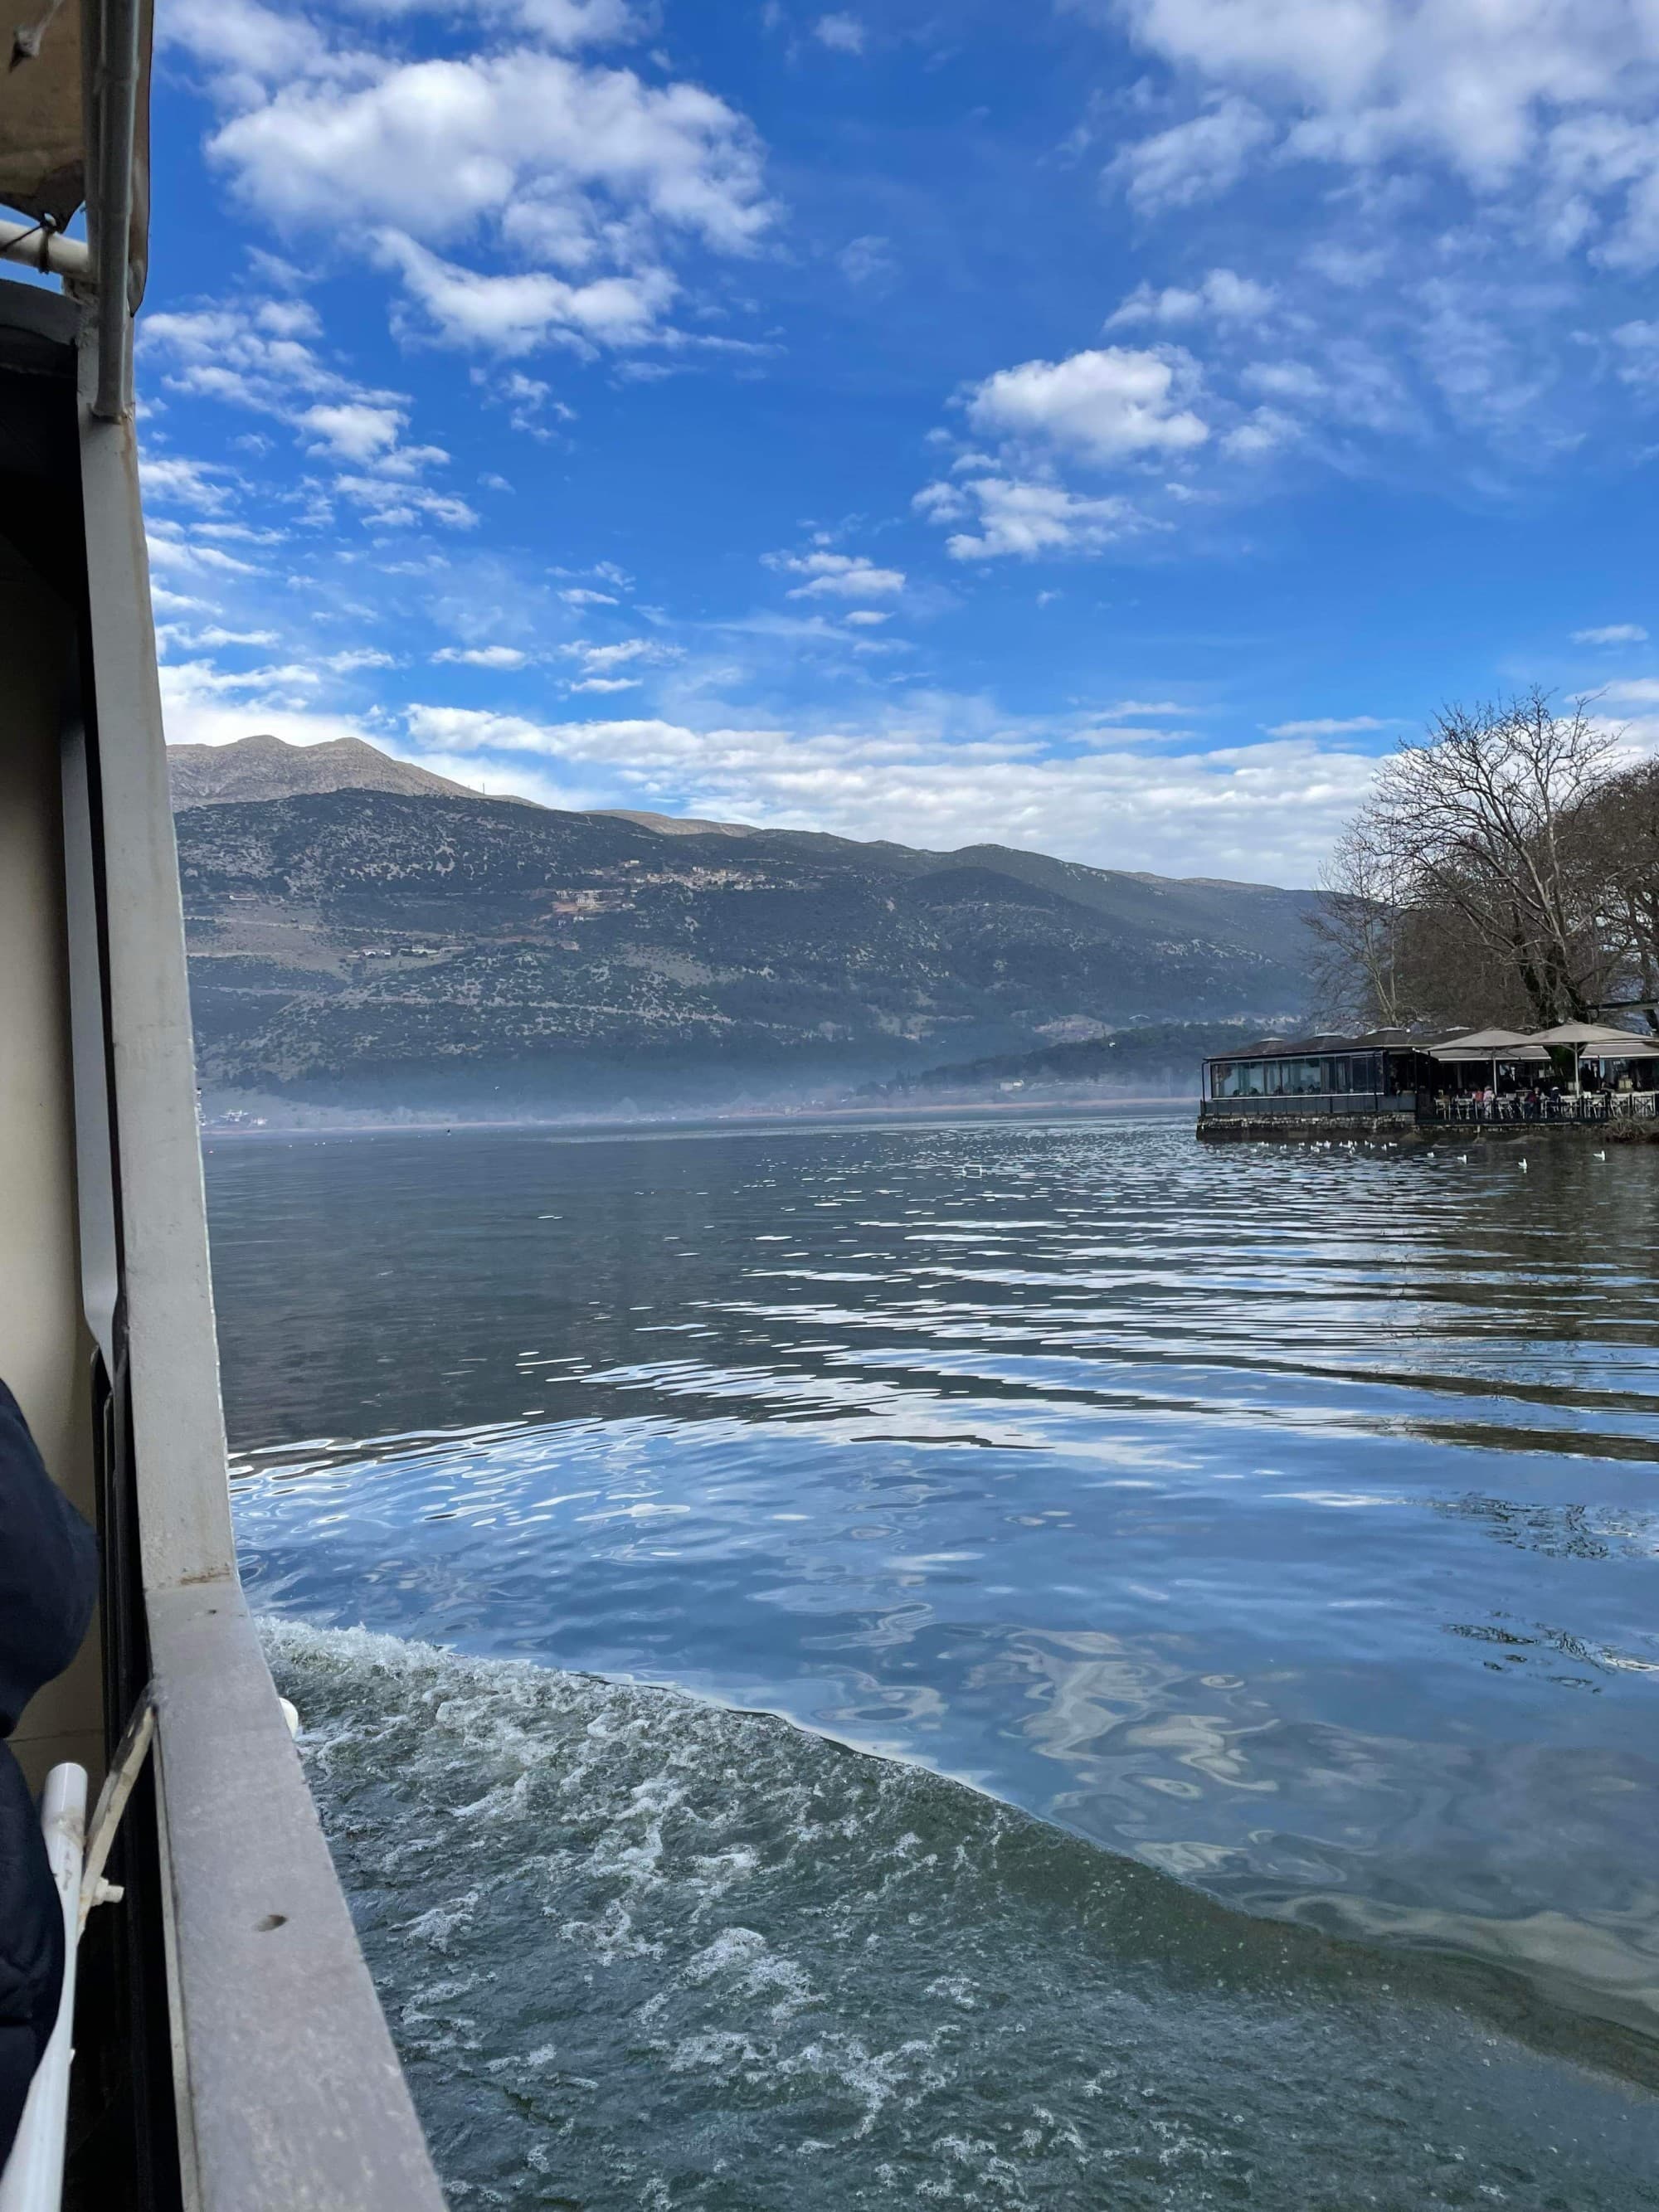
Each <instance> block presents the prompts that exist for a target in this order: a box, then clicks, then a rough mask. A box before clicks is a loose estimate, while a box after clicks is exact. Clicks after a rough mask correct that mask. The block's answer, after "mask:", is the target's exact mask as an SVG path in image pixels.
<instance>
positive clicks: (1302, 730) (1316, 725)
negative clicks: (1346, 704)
mask: <svg viewBox="0 0 1659 2212" xmlns="http://www.w3.org/2000/svg"><path fill="white" fill-rule="evenodd" d="M1393 726H1394V725H1393V724H1392V723H1389V722H1380V721H1378V720H1377V719H1376V716H1375V715H1374V714H1350V715H1349V716H1348V718H1347V719H1346V721H1337V720H1332V719H1330V718H1329V717H1328V716H1327V717H1324V718H1322V719H1321V720H1315V721H1310V722H1275V723H1274V724H1273V726H1272V727H1271V728H1270V729H1269V730H1268V732H1267V735H1268V736H1269V737H1270V738H1347V737H1352V736H1355V735H1357V734H1358V732H1361V731H1363V730H1387V729H1391V728H1392V727H1393Z"/></svg>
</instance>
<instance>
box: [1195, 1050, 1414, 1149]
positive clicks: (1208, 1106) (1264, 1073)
mask: <svg viewBox="0 0 1659 2212" xmlns="http://www.w3.org/2000/svg"><path fill="white" fill-rule="evenodd" d="M1453 1035H1455V1031H1453V1030H1432V1031H1431V1032H1429V1033H1427V1034H1426V1035H1425V1034H1421V1033H1416V1032H1413V1031H1412V1030H1368V1031H1367V1032H1366V1033H1365V1034H1364V1036H1306V1037H1263V1038H1261V1040H1260V1041H1259V1042H1257V1043H1255V1044H1251V1045H1248V1046H1246V1047H1245V1048H1244V1049H1243V1051H1242V1052H1240V1053H1237V1054H1228V1055H1227V1056H1226V1057H1225V1058H1220V1059H1215V1060H1206V1061H1205V1063H1204V1082H1203V1090H1202V1094H1201V1098H1200V1105H1199V1122H1200V1127H1205V1126H1206V1125H1207V1126H1208V1127H1212V1128H1215V1129H1217V1130H1219V1129H1220V1128H1222V1127H1227V1126H1229V1125H1231V1126H1238V1127H1243V1126H1249V1125H1251V1124H1261V1123H1263V1122H1278V1121H1285V1122H1297V1121H1306V1120H1310V1119H1313V1118H1315V1117H1318V1118H1322V1119H1328V1118H1335V1117H1338V1116H1341V1117H1345V1118H1349V1119H1352V1120H1355V1121H1359V1122H1363V1123H1364V1124H1365V1125H1366V1126H1370V1124H1372V1123H1378V1124H1381V1123H1385V1122H1393V1121H1400V1122H1401V1123H1404V1124H1407V1125H1414V1124H1415V1122H1416V1121H1417V1120H1418V1118H1419V1113H1422V1114H1427V1113H1429V1112H1431V1111H1432V1103H1433V1099H1434V1095H1435V1091H1436V1088H1437V1085H1439V1084H1441V1083H1443V1080H1444V1078H1443V1075H1442V1073H1441V1072H1440V1070H1439V1068H1438V1066H1437V1063H1436V1062H1435V1061H1434V1060H1432V1059H1431V1057H1430V1049H1431V1047H1432V1046H1434V1045H1437V1044H1439V1043H1441V1042H1443V1040H1444V1039H1445V1038H1447V1037H1449V1036H1453Z"/></svg>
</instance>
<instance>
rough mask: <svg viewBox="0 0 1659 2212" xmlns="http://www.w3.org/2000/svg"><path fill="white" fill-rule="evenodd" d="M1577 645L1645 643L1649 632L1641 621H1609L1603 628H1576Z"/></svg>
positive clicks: (1575, 642) (1575, 641)
mask: <svg viewBox="0 0 1659 2212" xmlns="http://www.w3.org/2000/svg"><path fill="white" fill-rule="evenodd" d="M1572 641H1573V643H1574V644H1575V645H1645V644H1646V643H1647V641H1648V634H1647V632H1646V630H1644V629H1643V628H1642V626H1641V624H1640V623H1607V624H1606V625H1605V626H1604V627H1603V628H1602V629H1576V630H1574V632H1573V634H1572Z"/></svg>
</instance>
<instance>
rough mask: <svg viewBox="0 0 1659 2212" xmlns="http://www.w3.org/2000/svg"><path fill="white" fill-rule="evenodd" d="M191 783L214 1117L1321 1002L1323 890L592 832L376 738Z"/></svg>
mask: <svg viewBox="0 0 1659 2212" xmlns="http://www.w3.org/2000/svg"><path fill="white" fill-rule="evenodd" d="M204 756H211V757H206V758H204ZM172 764H173V774H174V777H175V808H176V822H177V829H178V838H179V870H180V878H181V881H182V884H183V889H184V894H185V915H186V928H187V935H188V943H189V949H190V955H191V993H192V1001H193V1006H194V1009H195V1017H196V1026H197V1057H198V1063H199V1067H200V1073H201V1077H202V1081H203V1084H204V1092H205V1094H206V1097H207V1099H208V1102H209V1104H210V1108H211V1107H213V1106H216V1105H219V1106H223V1105H226V1104H234V1103H237V1102H238V1101H245V1100H246V1099H249V1098H263V1099H267V1100H277V1099H286V1100H287V1101H289V1103H295V1104H309V1105H323V1106H330V1107H338V1106H344V1107H349V1108H352V1109H356V1110H361V1111H367V1112H371V1113H379V1112H386V1111H392V1110H404V1111H414V1112H417V1113H422V1114H426V1113H440V1114H454V1115H463V1114H471V1113H477V1112H480V1111H483V1110H491V1111H495V1112H499V1113H501V1114H502V1115H507V1116H513V1115H526V1114H538V1115H540V1114H545V1113H550V1112H559V1111H568V1112H593V1111H598V1110H601V1109H605V1108H606V1107H608V1106H613V1105H617V1104H619V1103H623V1101H628V1102H631V1103H633V1104H634V1105H635V1106H637V1107H653V1106H657V1105H668V1104H677V1105H684V1106H696V1105H700V1104H701V1105H711V1104H717V1103H720V1102H722V1101H729V1100H731V1099H732V1098H734V1097H738V1096H739V1095H742V1096H747V1097H750V1098H751V1099H754V1100H757V1101H758V1100H761V1099H764V1098H777V1099H780V1100H781V1099H783V1098H785V1097H807V1096H823V1095H826V1092H827V1091H833V1090H835V1089H836V1086H838V1085H839V1086H842V1087H844V1088H849V1089H850V1088H851V1087H853V1086H855V1085H860V1084H863V1083H867V1082H871V1081H877V1082H881V1081H889V1080H891V1079H894V1078H895V1077H902V1076H904V1075H906V1074H907V1073H911V1072H915V1073H921V1072H923V1071H925V1070H927V1068H929V1067H932V1066H936V1065H938V1064H939V1063H941V1062H950V1063H953V1064H961V1063H963V1062H969V1061H972V1060H976V1059H983V1058H984V1057H986V1056H987V1055H989V1056H995V1055H1006V1054H1021V1053H1029V1052H1032V1051H1041V1050H1043V1049H1045V1048H1049V1047H1052V1046H1054V1045H1056V1044H1063V1043H1066V1042H1079V1041H1084V1040H1087V1039H1089V1038H1091V1037H1098V1036H1102V1035H1103V1034H1105V1033H1107V1032H1108V1031H1110V1030H1116V1029H1121V1028H1122V1027H1123V1026H1124V1025H1125V1024H1146V1023H1148V1022H1169V1021H1177V1022H1204V1023H1212V1022H1216V1021H1225V1020H1228V1019H1246V1018H1248V1019H1251V1020H1257V1021H1274V1020H1277V1019H1279V1018H1282V1017H1285V1016H1286V1015H1287V1014H1290V1013H1291V1012H1295V1011H1296V1010H1297V1009H1298V1008H1299V1007H1300V1006H1301V1004H1302V1002H1303V1000H1304V996H1305V991H1306V974H1305V969H1306V961H1307V948H1308V941H1309V940H1308V932H1307V930H1306V929H1305V927H1304V915H1306V914H1307V913H1308V911H1309V910H1310V908H1311V907H1312V905H1313V903H1314V894H1313V893H1311V892H1309V891H1299V890H1278V889H1275V888H1273V887H1272V886H1268V885H1264V884H1235V883H1224V882H1215V881H1210V880H1207V879H1204V878H1187V879H1174V878H1165V877H1158V876H1152V875H1146V874H1144V873H1140V872H1128V871H1116V870H1111V869H1100V868H1091V867H1085V866H1081V865H1080V864H1079V863H1077V862H1073V861H1066V860H1053V859H1050V858H1048V857H1047V856H1046V855H1044V854H1037V853H1028V852H1023V851H1019V850H1017V849H1015V848H1010V847H1006V846H999V845H980V846H970V847H967V848H963V849H962V850H959V851H957V852H951V853H931V852H925V851H919V850H916V849H915V848H909V847H907V846H902V845H897V844H888V843H874V844H862V843H856V842H853V841H851V840H849V839H846V838H840V837H833V836H823V835H819V834H817V833H812V832H806V831H798V830H780V829H755V828H752V827H750V826H748V825H745V824H743V823H702V822H696V821H691V820H684V819H680V818H678V817H663V816H653V815H650V814H644V813H638V812H624V811H617V812H582V813H579V812H573V811H563V810H561V809H557V808H553V807H543V806H538V805H532V804H530V803H528V802H526V801H524V800H520V799H502V798H483V797H481V796H479V795H477V794H475V793H470V792H468V791H466V790H465V787H462V786H459V785H456V784H451V783H449V782H447V781H446V780H445V779H444V778H442V777H440V776H435V775H430V774H428V772H427V771H426V770H424V769H416V768H413V767H411V766H410V765H409V764H408V763H403V762H398V761H392V760H390V759H388V758H387V757H386V756H385V755H384V754H381V753H380V752H379V751H377V750H375V748H374V747H373V746H371V745H368V744H363V743H362V742H361V741H360V740H355V739H343V740H340V741H338V742H337V743H335V744H325V745H314V746H306V747H301V746H291V745H287V744H283V742H282V741H281V740H280V739H277V738H268V737H260V738H246V739H243V740H242V741H240V743H239V744H232V745H225V746H214V747H209V746H188V747H179V748H177V749H176V750H175V752H174V754H173V762H172Z"/></svg>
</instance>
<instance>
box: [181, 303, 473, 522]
mask: <svg viewBox="0 0 1659 2212" xmlns="http://www.w3.org/2000/svg"><path fill="white" fill-rule="evenodd" d="M272 304H273V303H272V302H270V301H263V302H262V301H241V302H237V303H233V304H231V305H228V306H225V307H213V308H204V309H196V310H191V311H185V312H179V313H160V314H154V315H150V316H148V317H146V318H145V319H144V321H143V323H141V325H140V326H139V328H140V333H141V340H142V344H143V352H144V358H145V361H146V363H147V364H148V365H151V366H154V367H155V368H159V370H160V372H161V379H162V381H163V383H164V385H165V386H166V387H167V389H168V390H170V391H174V392H182V393H185V394H187V395H189V396H190V397H191V398H198V399H200V398H205V399H211V400H216V401H217V402H219V403H220V404H223V405H226V406H231V407H242V408H247V409H251V410H252V411H254V412H255V413H257V414H262V415H267V416H273V417H275V418H276V420H278V421H280V422H286V423H287V424H289V427H290V428H292V430H293V431H294V433H295V436H296V437H297V438H298V439H299V440H300V441H301V443H302V444H303V445H304V446H305V447H307V450H308V451H310V452H312V453H324V454H326V455H328V456H330V457H331V458H332V459H336V460H338V461H341V462H344V463H347V464H349V468H348V469H347V470H346V471H344V472H343V473H342V474H340V475H338V476H337V477H335V478H334V479H333V481H332V483H331V485H330V486H329V489H330V490H331V492H333V493H334V494H336V495H338V496H339V497H340V498H343V499H344V500H345V501H347V502H348V503H349V505H351V506H354V507H357V508H359V509H361V510H362V512H363V513H364V514H365V515H366V516H368V518H369V519H370V520H372V521H373V522H374V523H375V524H376V525H377V526H380V527H383V528H407V527H411V526H415V525H416V524H418V523H420V522H422V521H429V522H436V523H441V524H442V525H444V526H447V527H448V528H451V529H468V528H471V526H472V525H473V524H474V523H475V522H476V521H477V516H476V515H475V514H474V513H473V512H472V510H471V507H468V505H467V504H466V502H465V500H462V499H459V498H457V497H455V496H454V495H453V494H450V493H444V492H437V491H433V490H431V489H428V488H426V487H425V486H423V485H422V483H420V481H419V479H420V478H421V477H423V476H424V475H425V473H426V471H428V469H431V468H433V467H436V466H441V465H443V464H444V463H446V462H447V460H448V459H449V456H448V455H447V453H445V452H444V451H443V449H442V447H438V446H404V445H403V444H401V443H400V442H399V441H400V439H401V436H402V434H403V430H404V426H405V424H406V423H407V422H408V420H409V401H408V399H407V398H406V397H405V395H404V394H403V393H402V392H380V391H375V390H374V389H372V388H370V387H368V386H364V385H360V384H357V383H356V382H354V381H353V380H352V379H351V378H349V377H347V376H344V375H343V374H341V373H340V372H339V371H338V370H337V369H335V368H331V367H330V365H329V364H328V363H327V362H325V361H324V360H323V359H322V358H321V356H319V353H318V352H317V350H316V349H315V348H314V347H313V346H310V345H308V344H307V343H305V342H304V340H303V339H301V338H299V337H294V336H292V335H289V334H288V333H289V331H290V330H291V328H292V325H291V322H290V320H289V319H288V318H286V317H283V316H282V315H280V314H279V315H278V316H277V317H276V326H277V327H276V330H273V328H272V327H271V321H272V319H271V317H270V313H269V312H268V311H269V309H270V307H271V306H272ZM274 304H275V305H276V306H277V307H282V306H283V302H281V301H278V302H276V303H274ZM170 461H171V457H166V458H164V459H161V460H160V461H158V462H156V463H155V464H153V465H152V467H153V469H154V468H159V469H160V470H161V471H162V472H163V483H164V484H165V483H167V470H168V467H169V464H170ZM177 466H178V467H179V469H185V468H191V469H197V470H200V471H201V473H202V474H203V475H204V477H205V480H206V481H208V482H209V483H212V482H214V481H215V480H216V472H215V471H211V470H204V469H202V467H201V465H198V464H179V465H177ZM178 480H179V481H182V480H183V479H182V477H179V479H178ZM175 565H183V563H182V562H178V561H176V560H175Z"/></svg>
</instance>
